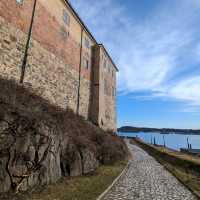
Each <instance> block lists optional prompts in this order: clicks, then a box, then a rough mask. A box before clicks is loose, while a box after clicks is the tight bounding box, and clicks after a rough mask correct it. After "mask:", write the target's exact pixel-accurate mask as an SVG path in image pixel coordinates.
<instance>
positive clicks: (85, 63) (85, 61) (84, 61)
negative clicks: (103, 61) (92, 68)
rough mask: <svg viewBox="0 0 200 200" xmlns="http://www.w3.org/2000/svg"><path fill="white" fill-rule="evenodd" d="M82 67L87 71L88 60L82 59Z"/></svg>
mask: <svg viewBox="0 0 200 200" xmlns="http://www.w3.org/2000/svg"><path fill="white" fill-rule="evenodd" d="M83 67H84V68H86V69H89V60H88V59H87V58H83Z"/></svg>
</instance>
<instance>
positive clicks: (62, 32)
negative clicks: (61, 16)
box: [60, 26, 69, 40]
mask: <svg viewBox="0 0 200 200" xmlns="http://www.w3.org/2000/svg"><path fill="white" fill-rule="evenodd" d="M60 34H61V36H62V38H63V39H64V40H66V39H67V38H68V37H69V31H67V30H66V29H65V27H63V26H62V27H61V28H60Z"/></svg>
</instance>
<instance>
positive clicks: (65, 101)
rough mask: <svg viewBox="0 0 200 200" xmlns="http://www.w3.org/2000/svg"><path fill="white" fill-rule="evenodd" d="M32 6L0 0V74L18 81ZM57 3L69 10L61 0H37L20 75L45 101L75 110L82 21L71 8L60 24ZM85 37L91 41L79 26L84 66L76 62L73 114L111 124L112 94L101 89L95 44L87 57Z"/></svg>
mask: <svg viewBox="0 0 200 200" xmlns="http://www.w3.org/2000/svg"><path fill="white" fill-rule="evenodd" d="M48 4H49V5H48ZM32 7H33V0H26V1H24V3H23V5H22V6H21V5H17V3H16V1H15V0H1V1H0V75H1V76H2V77H3V78H7V79H15V80H17V81H19V78H20V74H21V63H22V58H23V54H24V49H25V44H26V39H27V33H28V29H29V24H30V20H31V13H32ZM51 7H54V9H51ZM63 9H68V10H67V11H69V8H68V7H66V4H65V3H64V1H59V0H57V1H55V0H49V1H45V0H38V3H37V7H36V15H35V20H34V26H33V32H32V45H31V48H30V49H29V55H28V63H27V68H26V72H25V79H24V81H25V84H27V85H29V86H30V87H32V88H33V89H34V91H35V92H36V93H37V94H38V95H41V96H42V97H44V98H46V99H48V100H49V101H50V102H51V103H53V104H55V105H57V106H60V107H62V108H64V109H65V108H68V107H69V108H71V109H72V110H74V111H75V112H76V109H77V100H78V96H77V95H78V85H79V67H80V62H81V61H80V50H81V30H82V26H81V25H80V24H79V22H78V21H77V20H76V19H75V17H73V14H72V13H71V11H69V15H70V17H71V26H70V27H67V26H64V24H63V19H62V13H63ZM5 11H6V12H5ZM66 32H69V36H67V37H66V35H65V34H63V33H66ZM85 37H87V38H88V39H89V40H90V44H91V46H95V41H93V40H92V39H91V36H89V35H88V33H87V32H86V31H85V30H84V31H83V43H82V47H83V48H82V55H83V56H82V58H83V57H87V58H88V60H89V68H88V69H86V68H85V67H84V66H83V65H82V66H81V82H80V108H79V114H80V115H82V116H83V117H85V118H86V119H88V118H90V119H92V121H93V122H95V123H96V124H99V125H101V121H102V120H103V121H104V125H103V126H102V128H105V129H107V128H109V129H116V113H115V99H113V98H111V97H110V96H109V97H106V96H105V95H104V92H102V90H103V89H102V88H103V82H102V79H100V73H101V72H100V71H99V70H101V69H100V67H101V64H100V62H101V61H100V50H99V51H98V54H99V55H97V57H98V59H97V60H94V59H93V60H92V56H93V54H92V51H91V50H90V49H87V48H86V47H85V46H84V38H85ZM97 47H98V46H97ZM97 49H99V47H98V48H97ZM94 57H96V56H94ZM82 61H83V60H82ZM82 63H83V62H82ZM93 73H94V74H93ZM108 79H110V78H109V77H108ZM109 81H111V82H109V84H111V85H113V84H115V82H113V80H109ZM96 85H98V87H97V88H96V89H95V90H94V86H95V87H96ZM105 112H108V113H109V114H107V115H106V114H105ZM106 116H109V117H107V118H106ZM106 120H107V121H106Z"/></svg>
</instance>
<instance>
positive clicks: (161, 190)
mask: <svg viewBox="0 0 200 200" xmlns="http://www.w3.org/2000/svg"><path fill="white" fill-rule="evenodd" d="M127 145H128V147H129V149H130V151H131V153H132V155H133V159H132V160H131V162H130V165H129V167H128V169H127V171H126V172H125V173H124V174H123V175H122V177H121V178H120V179H119V180H118V181H117V183H116V184H115V185H114V186H113V188H112V189H111V190H110V191H109V192H108V193H107V194H106V196H105V197H104V198H103V200H132V199H135V200H197V199H196V198H195V197H194V196H193V195H192V194H191V192H190V191H189V190H188V189H187V188H185V187H184V186H183V185H182V184H181V183H180V182H179V181H178V180H177V179H176V178H175V177H174V176H172V175H171V174H170V173H169V172H168V171H167V170H165V169H164V167H163V166H161V165H160V164H159V163H158V162H157V161H156V160H155V159H154V158H152V157H151V156H149V155H148V154H147V153H146V152H145V151H143V150H142V149H141V148H139V147H137V146H135V145H131V144H129V143H128V141H127Z"/></svg>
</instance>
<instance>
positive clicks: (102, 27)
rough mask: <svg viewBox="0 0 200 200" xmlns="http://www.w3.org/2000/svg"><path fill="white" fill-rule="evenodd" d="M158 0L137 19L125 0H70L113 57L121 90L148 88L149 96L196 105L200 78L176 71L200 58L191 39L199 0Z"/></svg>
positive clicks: (194, 41) (199, 49)
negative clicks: (117, 69) (156, 3)
mask: <svg viewBox="0 0 200 200" xmlns="http://www.w3.org/2000/svg"><path fill="white" fill-rule="evenodd" d="M134 2H136V1H133V3H134ZM161 2H162V3H160V4H158V5H157V6H156V7H154V8H152V10H151V11H149V12H148V13H146V16H148V17H145V18H144V19H143V20H142V19H140V20H136V19H134V17H133V16H132V13H129V12H130V10H129V9H128V8H127V7H125V6H126V4H123V5H120V4H119V2H118V1H115V0H101V1H97V0H96V1H94V0H87V1H80V0H71V3H72V4H73V5H74V7H75V8H76V9H77V10H78V12H79V13H80V15H81V16H82V17H83V18H84V21H86V23H87V24H88V26H89V28H90V29H91V30H92V32H93V33H94V35H95V37H96V38H97V40H99V41H100V42H103V43H104V44H105V46H106V47H108V50H109V52H110V53H111V55H112V57H114V60H115V62H116V63H117V65H118V67H119V69H120V72H119V75H118V90H119V91H120V92H121V93H129V92H131V93H134V92H138V91H148V92H149V93H152V97H168V98H170V99H174V100H180V101H184V102H186V103H187V105H188V103H189V104H192V105H195V106H197V105H198V106H200V92H199V94H198V92H197V91H200V77H199V76H195V77H194V76H191V77H189V78H188V77H182V76H181V73H182V72H184V71H186V70H187V71H189V68H190V65H188V64H193V63H192V62H193V61H195V62H197V63H196V64H198V63H200V59H199V55H200V47H199V46H200V45H197V44H196V38H197V30H198V26H197V25H198V24H199V20H200V15H199V11H200V1H199V0H182V1H181V3H180V0H174V1H173V3H172V1H161ZM137 3H138V2H137ZM131 12H134V10H133V11H131ZM194 51H195V53H194ZM186 52H187V53H186ZM189 55H190V56H191V58H189ZM187 56H188V58H187ZM185 60H189V61H187V62H186V61H185ZM190 61H191V63H190ZM177 77H178V78H177ZM171 82H172V83H171Z"/></svg>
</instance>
